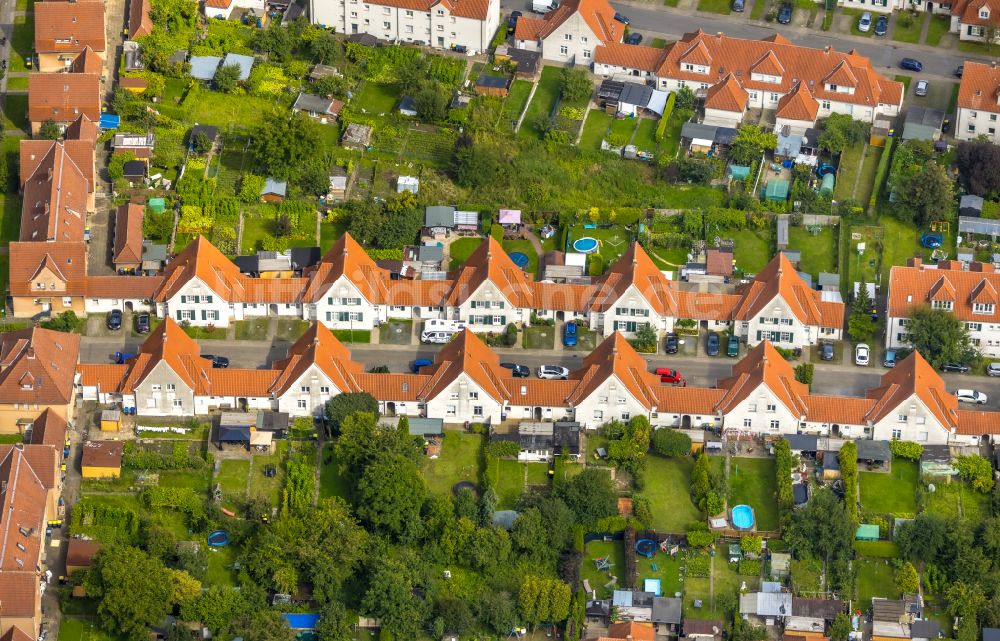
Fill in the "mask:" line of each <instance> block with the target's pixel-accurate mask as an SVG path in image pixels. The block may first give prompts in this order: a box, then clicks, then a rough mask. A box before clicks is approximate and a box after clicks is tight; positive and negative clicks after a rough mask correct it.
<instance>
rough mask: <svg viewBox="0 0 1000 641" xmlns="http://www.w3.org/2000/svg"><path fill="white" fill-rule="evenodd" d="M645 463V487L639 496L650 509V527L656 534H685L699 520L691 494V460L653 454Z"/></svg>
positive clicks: (692, 466) (685, 457)
mask: <svg viewBox="0 0 1000 641" xmlns="http://www.w3.org/2000/svg"><path fill="white" fill-rule="evenodd" d="M646 461H647V463H646V475H645V477H646V486H645V489H644V490H643V491H642V494H641V496H644V497H646V498H647V499H648V500H649V503H650V507H651V508H652V510H653V523H652V528H653V529H654V530H656V531H657V532H676V533H680V532H684V531H685V527H686V526H687V525H689V524H690V523H691V522H693V521H698V520H699V517H700V514H699V513H698V508H696V507H695V506H694V504H693V503H692V502H691V494H690V492H691V470H692V469H693V468H694V461H693V460H692V459H691V457H689V456H684V457H680V458H669V459H668V458H664V457H662V456H653V455H650V456H648V457H647V458H646Z"/></svg>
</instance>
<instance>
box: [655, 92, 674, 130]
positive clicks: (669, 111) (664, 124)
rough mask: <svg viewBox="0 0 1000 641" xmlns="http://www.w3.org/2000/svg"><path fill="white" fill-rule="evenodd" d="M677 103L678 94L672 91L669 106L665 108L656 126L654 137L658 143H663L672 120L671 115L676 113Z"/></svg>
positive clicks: (668, 99)
mask: <svg viewBox="0 0 1000 641" xmlns="http://www.w3.org/2000/svg"><path fill="white" fill-rule="evenodd" d="M676 102H677V93H676V92H673V91H671V92H670V96H669V97H667V104H666V105H665V106H664V107H663V115H662V116H660V122H658V123H657V124H656V133H655V134H654V135H653V138H654V139H655V140H656V142H663V137H664V136H665V135H666V131H667V122H668V121H669V120H670V115H671V114H672V113H673V112H674V104H675V103H676Z"/></svg>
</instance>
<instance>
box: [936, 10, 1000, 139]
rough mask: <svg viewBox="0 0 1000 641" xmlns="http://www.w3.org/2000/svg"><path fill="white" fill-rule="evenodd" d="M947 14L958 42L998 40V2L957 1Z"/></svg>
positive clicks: (999, 30)
mask: <svg viewBox="0 0 1000 641" xmlns="http://www.w3.org/2000/svg"><path fill="white" fill-rule="evenodd" d="M939 6H942V7H944V6H946V5H939ZM949 13H951V28H950V31H951V32H952V33H956V34H958V39H959V40H969V41H972V42H986V41H987V40H989V39H991V38H992V39H993V41H994V42H996V41H997V40H998V38H1000V2H998V1H997V0H957V1H956V2H955V3H953V4H952V5H951V10H950V12H949ZM963 76H964V74H963ZM956 133H957V132H956Z"/></svg>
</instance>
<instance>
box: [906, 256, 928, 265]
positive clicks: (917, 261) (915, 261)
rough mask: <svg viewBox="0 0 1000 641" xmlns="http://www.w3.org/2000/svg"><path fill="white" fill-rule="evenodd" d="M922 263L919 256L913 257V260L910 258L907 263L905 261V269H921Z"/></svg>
mask: <svg viewBox="0 0 1000 641" xmlns="http://www.w3.org/2000/svg"><path fill="white" fill-rule="evenodd" d="M923 262H924V261H923V260H922V259H921V258H920V257H919V256H914V257H913V258H911V259H909V260H908V261H906V266H907V267H922V266H923Z"/></svg>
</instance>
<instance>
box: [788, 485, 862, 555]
mask: <svg viewBox="0 0 1000 641" xmlns="http://www.w3.org/2000/svg"><path fill="white" fill-rule="evenodd" d="M785 540H786V541H787V542H788V543H789V545H790V546H791V547H792V549H793V550H795V553H796V555H798V556H799V558H814V559H818V560H821V561H823V560H831V561H832V560H835V559H837V558H839V557H843V558H849V556H850V555H851V554H852V553H853V548H852V543H853V541H854V525H853V523H852V522H851V520H850V519H849V518H848V516H847V512H846V510H845V508H844V504H843V503H841V502H840V500H838V499H837V497H836V496H835V495H834V493H833V491H832V490H830V489H828V488H821V489H819V490H817V491H816V492H815V493H814V494H813V497H812V499H811V500H810V501H809V502H808V503H807V504H806V505H805V507H803V508H801V509H798V510H796V511H795V513H794V515H793V516H792V522H791V525H790V526H789V528H788V531H787V533H786V534H785Z"/></svg>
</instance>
